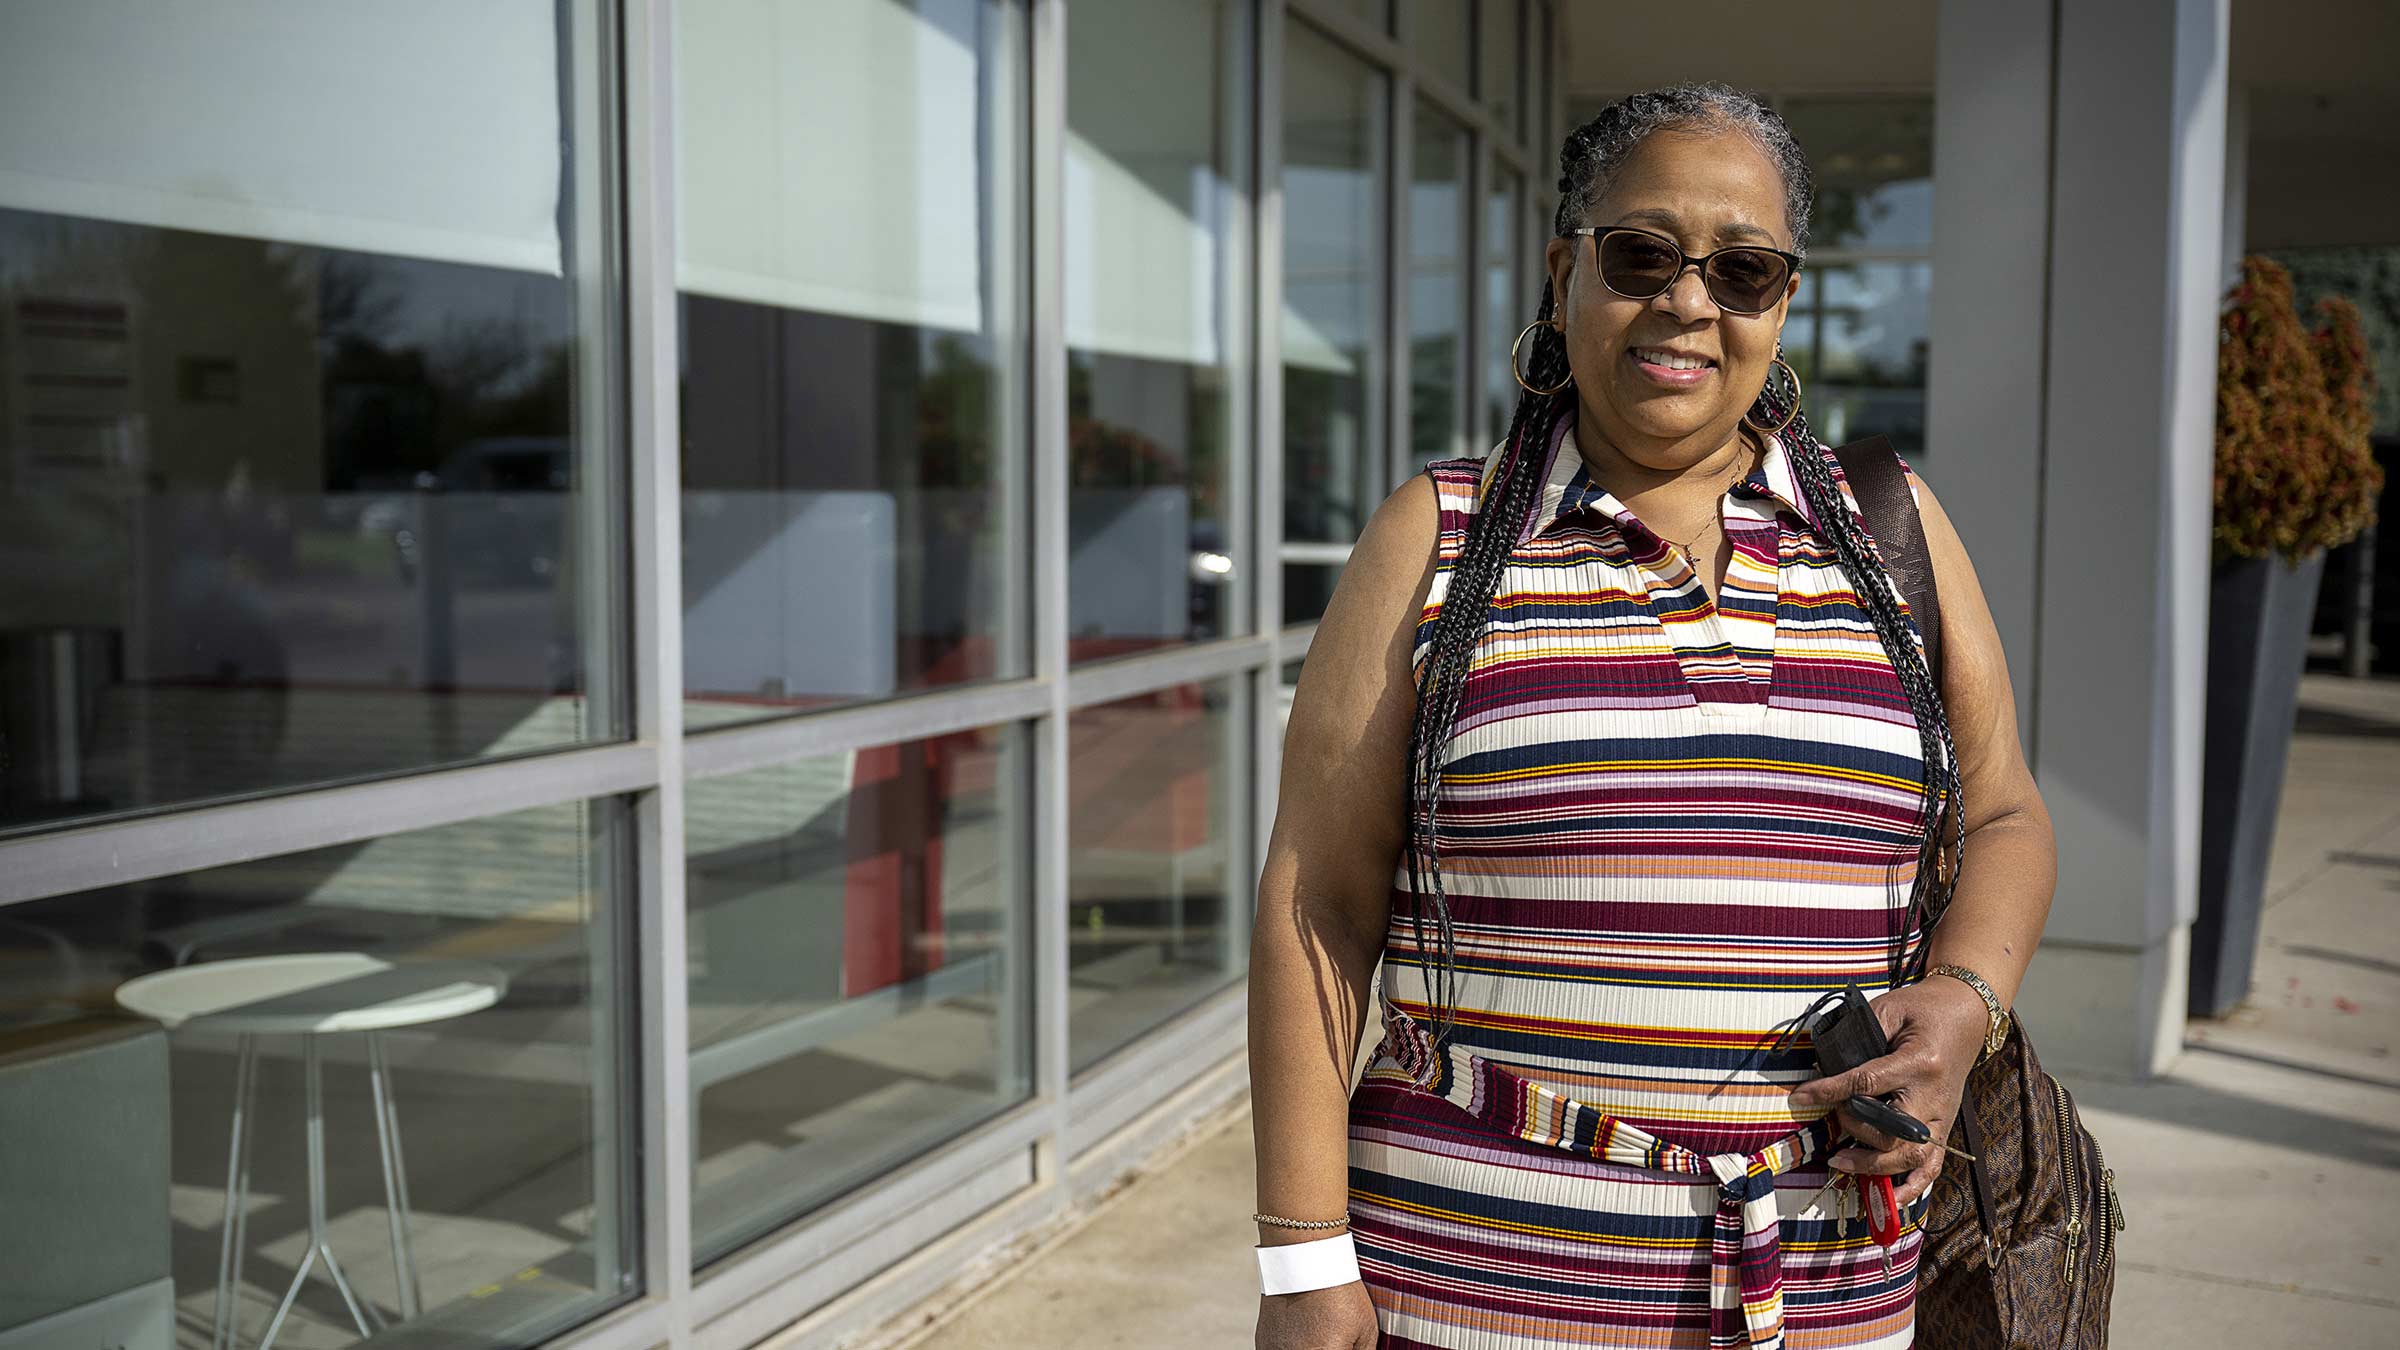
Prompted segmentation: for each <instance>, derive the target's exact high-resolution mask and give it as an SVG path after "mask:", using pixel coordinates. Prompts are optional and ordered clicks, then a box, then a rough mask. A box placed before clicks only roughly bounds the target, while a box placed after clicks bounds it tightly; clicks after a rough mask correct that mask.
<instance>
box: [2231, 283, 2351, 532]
mask: <svg viewBox="0 0 2400 1350" xmlns="http://www.w3.org/2000/svg"><path fill="white" fill-rule="evenodd" d="M2311 316H2312V317H2313V318H2315V319H2316V320H2317V323H2318V327H2317V328H2316V329H2315V330H2313V331H2311V330H2310V329H2307V328H2304V327H2303V326H2302V324H2301V321H2300V315H2299V312H2298V311H2297V310H2296V309H2295V308H2294V306H2293V302H2292V276H2291V273H2290V272H2288V271H2286V270H2285V269H2284V268H2283V266H2282V265H2281V264H2279V263H2276V262H2274V261H2273V260H2272V259H2268V258H2262V257H2258V256H2256V255H2252V256H2250V257H2247V258H2244V259H2243V260H2242V280H2241V283H2240V284H2239V285H2237V286H2235V287H2234V289H2233V293H2232V297H2231V304H2230V305H2229V306H2228V307H2227V309H2226V311H2225V313H2224V315H2223V316H2222V318H2221V319H2220V320H2219V326H2218V347H2217V454H2216V460H2217V463H2216V515H2215V520H2216V528H2215V532H2214V549H2213V552H2214V554H2215V557H2216V560H2217V561H2219V562H2222V561H2224V560H2226V559H2228V558H2256V557H2264V556H2266V555H2268V554H2270V553H2274V554H2280V555H2282V556H2283V557H2284V558H2285V559H2286V560H2289V561H2293V562H2299V561H2302V560H2305V559H2306V558H2307V557H2308V556H2309V555H2311V554H2313V553H2316V552H2319V551H2321V550H2324V549H2328V548H2333V547H2336V546H2338V545H2341V544H2346V543H2348V542H2350V541H2351V540H2352V539H2354V538H2356V537H2357V536H2358V533H2359V531H2361V530H2363V529H2365V528H2366V527H2367V525H2368V524H2369V523H2370V522H2371V521H2372V520H2373V519H2374V512H2375V494H2376V493H2377V492H2378V491H2379V490H2380V489H2381V488H2382V486H2383V470H2382V468H2381V467H2380V466H2378V465H2377V464H2376V462H2375V456H2374V451H2373V449H2372V448H2371V447H2370V446H2369V444H2368V441H2367V435H2368V431H2369V429H2370V427H2371V425H2372V422H2373V417H2374V413H2373V402H2374V392H2373V391H2374V380H2375V375H2374V369H2373V366H2372V365H2371V363H2370V361H2369V359H2368V355H2367V343H2366V336H2365V333H2364V331H2363V330H2362V329H2361V327H2360V324H2359V315H2358V308H2357V306H2355V305H2353V304H2351V303H2350V302H2349V301H2348V300H2344V299H2340V298H2338V297H2336V298H2328V299H2324V300H2320V301H2318V302H2317V303H2316V305H2315V306H2314V307H2313V308H2312V310H2311Z"/></svg>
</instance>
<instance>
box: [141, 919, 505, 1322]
mask: <svg viewBox="0 0 2400 1350" xmlns="http://www.w3.org/2000/svg"><path fill="white" fill-rule="evenodd" d="M507 989H508V976H507V975H506V974H504V973H503V972H502V971H501V970H500V968H499V967H497V966H491V965H486V964H484V963H483V962H480V961H397V962H395V961H386V960H383V959H382V958H380V957H374V956H369V955H366V954H365V953H363V952H302V953H294V954H291V955H285V956H249V957H241V958H238V959H235V960H231V961H208V962H203V963H201V964H199V965H191V966H177V967H175V968H173V969H171V970H161V971H155V972H153V973H151V974H148V975H143V976H140V977H138V978H136V979H131V980H127V981H126V982H125V983H124V984H121V985H119V986H118V987H117V1003H118V1005H119V1006H121V1007H123V1008H125V1009H126V1010H127V1011H129V1012H135V1013H139V1014H141V1015H142V1016H144V1017H149V1018H154V1019H156V1020H157V1021H158V1022H160V1023H162V1024H163V1025H165V1026H166V1027H167V1028H168V1029H170V1030H172V1029H174V1028H177V1027H196V1028H206V1029H209V1030H214V1031H224V1032H231V1033H233V1034H234V1035H235V1036H236V1037H237V1038H238V1041H237V1044H238V1045H239V1047H240V1049H239V1054H238V1056H237V1059H236V1062H235V1068H234V1087H233V1138H232V1143H231V1144H230V1146H229V1147H228V1148H227V1150H226V1160H225V1230H224V1236H223V1238H222V1239H221V1240H220V1244H219V1247H218V1251H217V1311H216V1326H215V1328H214V1330H213V1333H212V1334H211V1335H210V1337H209V1346H210V1350H217V1347H220V1346H222V1347H226V1350H231V1348H232V1347H233V1346H234V1345H235V1343H236V1342H237V1341H238V1340H239V1337H238V1336H237V1335H236V1332H235V1327H234V1325H233V1311H234V1297H235V1291H236V1289H237V1288H238V1286H239V1285H240V1284H241V1279H242V1238H243V1228H244V1221H245V1219H246V1218H247V1217H248V1215H247V1211H248V1209H249V1196H250V1152H251V1150H250V1145H251V1143H252V1142H253V1140H254V1139H255V1138H256V1134H255V1131H253V1130H252V1128H251V1124H250V1113H251V1109H252V1098H253V1097H254V1096H256V1094H257V1088H258V1038H259V1037H260V1036H279V1035H296V1036H298V1037H299V1038H300V1045H301V1059H302V1061H303V1063H304V1065H305V1067H306V1071H307V1074H306V1081H307V1088H306V1094H307V1112H308V1244H309V1245H308V1252H307V1255H306V1256H304V1257H303V1258H302V1259H301V1262H300V1268H299V1270H297V1271H295V1272H294V1273H293V1275H292V1287H291V1288H290V1289H289V1290H287V1291H286V1292H285V1293H284V1296H283V1301H282V1303H281V1304H279V1305H278V1306H277V1307H276V1309H275V1317H274V1320H272V1321H270V1322H269V1323H267V1329H266V1332H265V1334H264V1335H262V1336H260V1337H259V1342H258V1344H259V1350H266V1347H267V1346H268V1345H270V1344H271V1343H273V1341H274V1339H275V1333H276V1332H278V1331H280V1330H282V1328H283V1320H284V1318H285V1317H286V1316H288V1315H290V1313H291V1310H292V1302H293V1300H295V1299H297V1298H298V1297H299V1296H300V1286H301V1284H302V1283H303V1282H304V1281H306V1280H307V1279H308V1272H309V1268H310V1267H311V1266H312V1265H314V1264H315V1263H316V1261H317V1258H318V1257H320V1256H322V1257H323V1258H324V1259H325V1273H326V1274H327V1275H328V1276H330V1277H331V1278H332V1280H333V1285H334V1288H336V1289H338V1290H340V1291H341V1295H342V1302H343V1304H344V1305H345V1306H347V1307H348V1308H349V1310H350V1318H351V1320H352V1321H354V1322H356V1323H357V1324H358V1330H359V1334H360V1335H362V1336H372V1335H374V1334H375V1330H376V1329H379V1328H380V1326H381V1325H382V1322H383V1318H382V1314H381V1313H379V1312H378V1313H375V1315H374V1321H375V1323H376V1327H374V1328H370V1327H369V1325H368V1312H369V1311H371V1310H370V1309H363V1308H362V1307H361V1305H360V1304H359V1301H358V1298H357V1296H356V1295H354V1294H352V1293H351V1292H350V1282H349V1281H348V1280H347V1279H345V1278H343V1275H342V1268H341V1265H340V1263H339V1262H337V1261H335V1260H334V1258H333V1247H332V1246H331V1245H330V1244H329V1243H328V1242H327V1241H326V1237H325V1089H324V1073H323V1069H322V1066H321V1064H320V1062H319V1059H318V1054H317V1037H319V1036H323V1035H335V1034H343V1033H360V1034H363V1035H364V1036H365V1037H366V1040H367V1080H368V1083H369V1085H370V1086H371V1087H372V1088H373V1089H374V1093H375V1134H376V1140H377V1143H378V1145H379V1147H380V1150H381V1153H382V1160H383V1193H384V1199H385V1201H386V1202H387V1204H388V1206H389V1208H390V1211H391V1223H392V1262H393V1264H394V1266H395V1267H396V1268H397V1270H398V1273H399V1285H400V1316H401V1318H402V1319H403V1320H406V1319H410V1318H414V1317H415V1316H417V1313H418V1310H419V1298H420V1295H419V1291H418V1288H417V1261H416V1254H415V1252H414V1251H412V1250H411V1249H410V1247H409V1240H408V1169H407V1166H406V1164H405V1163H404V1162H403V1161H402V1158H401V1153H400V1116H399V1111H398V1109H397V1105H396V1103H395V1102H394V1100H393V1097H392V1084H391V1068H390V1066H389V1065H387V1064H386V1063H385V1061H384V1052H383V1036H382V1033H383V1032H385V1031H387V1030H390V1029H391V1028H394V1027H413V1026H421V1025H424V1024H425V1023H428V1022H441V1021H446V1020H448V1019H450V1018H453V1017H463V1016H465V1015H466V1014H468V1013H471V1012H476V1011H478V1010H480V1009H484V1008H488V1007H490V1006H492V1005H493V1004H494V1003H497V1002H499V1001H500V996H501V994H503V993H505V992H506V991H507Z"/></svg>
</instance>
